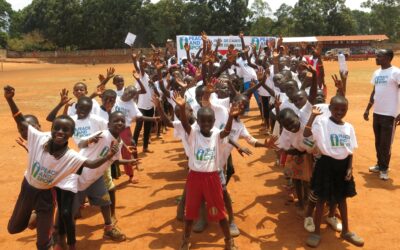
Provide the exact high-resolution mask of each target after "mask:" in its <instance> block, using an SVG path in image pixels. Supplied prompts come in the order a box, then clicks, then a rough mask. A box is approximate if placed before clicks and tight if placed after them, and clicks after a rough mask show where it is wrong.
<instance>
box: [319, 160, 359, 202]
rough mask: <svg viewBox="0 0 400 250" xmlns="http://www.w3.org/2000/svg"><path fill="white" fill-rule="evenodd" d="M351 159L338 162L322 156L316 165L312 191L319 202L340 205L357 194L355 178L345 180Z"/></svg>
mask: <svg viewBox="0 0 400 250" xmlns="http://www.w3.org/2000/svg"><path fill="white" fill-rule="evenodd" d="M349 159H350V157H347V158H346V159H343V160H336V159H334V158H332V157H329V156H326V155H322V156H321V158H319V159H318V160H317V162H316V164H315V169H314V173H313V176H312V178H311V189H312V190H313V191H314V193H315V195H317V196H318V199H319V200H323V201H328V202H330V203H338V202H340V201H342V200H343V199H345V198H349V197H353V196H355V195H356V194H357V192H356V185H355V182H354V179H353V177H351V179H350V180H349V181H346V180H345V177H346V173H347V168H348V163H349Z"/></svg>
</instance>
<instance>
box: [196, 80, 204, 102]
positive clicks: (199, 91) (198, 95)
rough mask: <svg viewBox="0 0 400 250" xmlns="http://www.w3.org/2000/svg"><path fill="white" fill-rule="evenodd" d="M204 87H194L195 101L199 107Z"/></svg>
mask: <svg viewBox="0 0 400 250" xmlns="http://www.w3.org/2000/svg"><path fill="white" fill-rule="evenodd" d="M205 88H206V87H205V86H204V85H200V86H197V87H196V92H195V94H196V101H197V103H198V104H199V105H200V106H201V105H202V104H201V99H202V98H203V95H204V91H205Z"/></svg>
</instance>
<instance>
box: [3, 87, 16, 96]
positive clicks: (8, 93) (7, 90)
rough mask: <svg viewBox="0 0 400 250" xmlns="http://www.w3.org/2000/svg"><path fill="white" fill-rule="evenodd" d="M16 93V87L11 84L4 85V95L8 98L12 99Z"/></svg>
mask: <svg viewBox="0 0 400 250" xmlns="http://www.w3.org/2000/svg"><path fill="white" fill-rule="evenodd" d="M14 95H15V89H14V88H13V87H11V86H10V85H7V86H5V87H4V97H5V98H6V99H12V98H13V97H14Z"/></svg>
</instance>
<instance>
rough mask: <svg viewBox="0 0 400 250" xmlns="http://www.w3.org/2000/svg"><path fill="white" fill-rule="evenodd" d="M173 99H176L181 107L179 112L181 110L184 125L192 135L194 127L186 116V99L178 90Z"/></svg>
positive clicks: (187, 132) (186, 130)
mask: <svg viewBox="0 0 400 250" xmlns="http://www.w3.org/2000/svg"><path fill="white" fill-rule="evenodd" d="M172 100H174V102H175V103H176V105H178V106H179V108H180V110H179V112H180V117H181V122H182V126H183V128H184V129H185V132H186V134H188V135H190V132H191V131H192V127H191V126H190V124H189V121H188V119H187V117H186V110H185V106H186V102H185V99H184V98H183V97H182V96H181V95H180V94H179V93H178V92H174V96H173V98H172Z"/></svg>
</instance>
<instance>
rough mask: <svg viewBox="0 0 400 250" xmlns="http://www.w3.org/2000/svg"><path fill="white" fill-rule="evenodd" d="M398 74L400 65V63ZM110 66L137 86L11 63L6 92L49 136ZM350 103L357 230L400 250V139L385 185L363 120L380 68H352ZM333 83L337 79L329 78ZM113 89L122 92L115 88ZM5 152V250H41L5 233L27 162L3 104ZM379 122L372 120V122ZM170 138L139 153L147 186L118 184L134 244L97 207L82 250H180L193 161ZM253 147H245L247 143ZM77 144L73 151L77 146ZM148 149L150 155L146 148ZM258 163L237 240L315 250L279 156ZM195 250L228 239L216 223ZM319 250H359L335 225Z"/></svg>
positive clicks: (244, 193)
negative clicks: (84, 87)
mask: <svg viewBox="0 0 400 250" xmlns="http://www.w3.org/2000/svg"><path fill="white" fill-rule="evenodd" d="M393 64H394V65H400V59H399V58H398V57H397V58H395V60H394V61H393ZM109 66H114V67H115V68H116V73H118V74H122V75H123V76H124V77H125V83H126V84H129V83H131V82H132V81H133V78H132V77H131V76H130V72H131V68H132V67H131V64H116V65H95V66H93V65H90V66H85V65H69V64H66V65H53V64H45V63H43V64H23V63H15V64H14V63H4V65H3V67H4V71H3V72H0V84H1V85H2V86H4V85H6V84H10V85H12V86H14V87H15V88H16V97H15V101H16V103H17V104H18V106H19V108H20V109H21V111H22V112H23V113H24V114H28V113H30V114H34V115H37V116H38V117H39V119H40V121H41V124H42V128H43V130H48V129H49V128H50V124H49V123H48V122H46V121H45V117H46V115H47V114H48V112H49V111H50V110H51V109H52V108H53V107H54V106H55V105H56V104H57V103H58V101H59V91H60V90H61V89H62V88H68V89H70V95H72V86H73V84H74V83H75V82H77V81H84V82H86V83H88V86H89V90H91V91H93V90H94V89H95V86H96V83H97V75H98V74H99V73H103V74H104V73H105V70H106V68H107V67H109ZM325 66H326V73H327V78H326V82H327V83H328V88H329V90H330V94H332V93H333V91H334V86H333V85H332V80H331V78H330V74H332V73H336V72H337V71H338V68H339V67H338V64H337V62H326V63H325ZM348 66H349V70H350V73H349V79H348V90H347V97H348V98H349V100H350V108H349V112H348V114H347V116H346V118H345V119H346V120H347V121H349V122H350V123H352V124H353V125H354V127H355V130H356V134H357V138H358V143H359V149H358V150H357V151H356V153H355V159H354V177H355V181H356V187H357V191H358V195H357V196H356V197H354V198H352V199H350V200H349V201H348V204H349V222H350V228H351V229H352V230H353V231H355V232H357V233H358V234H359V235H360V236H362V237H364V239H365V246H364V248H363V249H371V250H372V249H373V250H377V249H400V240H399V238H398V235H399V234H400V215H399V211H400V199H399V198H398V197H400V170H399V169H398V163H399V162H400V153H399V149H400V138H399V136H398V135H397V136H396V138H395V142H394V144H393V149H392V160H391V171H390V178H391V179H390V180H389V181H386V182H385V181H381V180H379V178H378V176H377V175H376V174H370V173H368V167H369V166H371V165H374V164H375V161H376V160H375V150H374V138H373V131H372V121H369V122H365V121H364V120H363V118H362V114H363V112H364V109H365V106H366V104H367V103H368V98H369V95H370V92H371V90H372V85H371V84H370V83H369V82H370V78H371V76H372V73H373V71H374V70H375V69H376V68H377V66H376V65H375V61H374V60H372V59H371V60H369V61H363V62H349V63H348ZM328 76H329V77H328ZM109 87H110V88H113V87H114V86H113V85H112V84H111V83H109ZM0 103H1V105H0V118H1V120H2V124H1V131H0V135H1V138H2V139H1V142H2V143H1V145H0V147H1V148H0V158H1V159H2V160H1V163H0V169H1V170H2V172H3V173H4V174H3V175H1V176H0V182H1V183H2V189H1V191H0V201H1V202H2V203H3V205H1V206H0V249H8V250H11V249H34V248H35V239H36V234H35V231H31V230H26V231H24V232H23V233H20V234H17V235H10V234H8V232H7V230H6V228H7V223H8V220H9V217H10V216H11V212H12V209H13V207H14V204H15V201H16V199H17V196H18V193H19V190H20V184H21V181H22V178H23V173H24V171H25V168H26V162H27V154H26V152H25V151H24V150H23V149H22V148H21V147H19V146H18V145H17V144H16V142H15V139H16V138H17V137H18V133H17V129H16V126H15V123H14V121H13V119H12V117H11V114H10V110H9V108H8V106H7V104H6V102H5V101H4V99H3V98H1V99H0ZM255 106H256V105H255V103H254V101H253V103H252V107H253V109H252V111H251V112H250V115H249V116H248V117H245V118H244V119H243V120H244V121H245V124H246V125H247V127H248V129H249V131H250V132H252V134H253V135H255V136H256V137H257V138H259V139H263V136H261V135H260V133H259V124H260V116H259V115H258V112H257V111H256V109H255ZM371 120H372V119H371ZM163 137H164V138H163V139H161V140H157V139H155V138H154V137H153V139H152V144H151V145H150V149H151V150H154V153H149V154H147V155H143V154H140V157H141V158H142V168H143V171H141V172H139V178H140V183H139V184H137V185H132V184H128V183H127V178H126V176H122V177H121V178H120V179H119V180H117V181H116V184H118V189H117V190H118V191H117V217H118V219H119V222H118V227H119V228H121V229H122V231H123V232H124V233H125V234H126V235H127V241H126V242H122V243H114V242H111V241H105V240H103V238H102V236H103V219H102V217H101V215H100V213H99V209H98V208H96V207H89V208H86V209H85V210H83V212H82V215H83V218H82V219H79V220H78V221H77V239H78V242H77V247H78V249H140V250H142V249H178V247H179V245H180V241H181V236H182V229H183V224H182V222H178V221H177V220H176V219H175V215H176V198H177V197H178V196H179V195H181V193H182V188H183V186H184V183H185V176H186V172H187V171H186V170H185V167H186V165H187V162H186V160H185V157H184V153H183V149H182V146H181V144H180V143H179V142H178V141H177V140H175V139H173V137H172V130H169V131H168V132H167V134H164V135H163ZM244 143H245V142H244V141H242V142H241V144H244ZM71 144H72V143H71ZM139 149H141V148H140V147H139ZM252 151H253V155H252V156H249V157H245V158H242V157H241V156H240V155H238V154H237V153H236V152H234V153H233V159H234V165H235V166H236V175H235V176H234V179H233V180H232V181H231V183H230V184H229V191H230V193H231V196H232V199H233V200H234V203H233V207H234V211H235V218H236V223H237V225H238V227H239V228H240V230H241V235H240V236H239V237H238V238H236V239H235V241H236V244H237V245H238V246H239V247H240V249H244V250H253V249H254V250H255V249H290V250H294V249H305V248H306V249H307V247H306V246H305V240H306V237H307V235H308V234H307V232H306V231H305V230H304V229H303V220H302V219H301V218H300V217H299V216H297V213H296V207H295V206H294V204H293V203H290V204H287V203H286V193H285V191H284V189H283V185H284V184H285V183H286V182H285V179H284V177H283V174H282V169H280V168H278V167H275V166H274V162H275V160H274V159H275V154H274V153H273V152H272V151H266V150H265V149H252ZM191 241H192V242H193V249H223V246H224V243H223V236H222V233H221V232H220V229H219V227H218V225H217V224H210V225H209V227H208V228H207V229H206V231H205V232H204V233H202V234H193V236H192V239H191ZM319 249H324V250H325V249H334V250H336V249H357V248H356V247H354V246H351V245H350V244H348V243H346V242H345V241H343V240H341V239H340V237H339V234H338V233H335V232H333V231H332V230H331V229H330V228H328V227H327V225H326V224H323V225H322V241H321V244H320V247H319Z"/></svg>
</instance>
